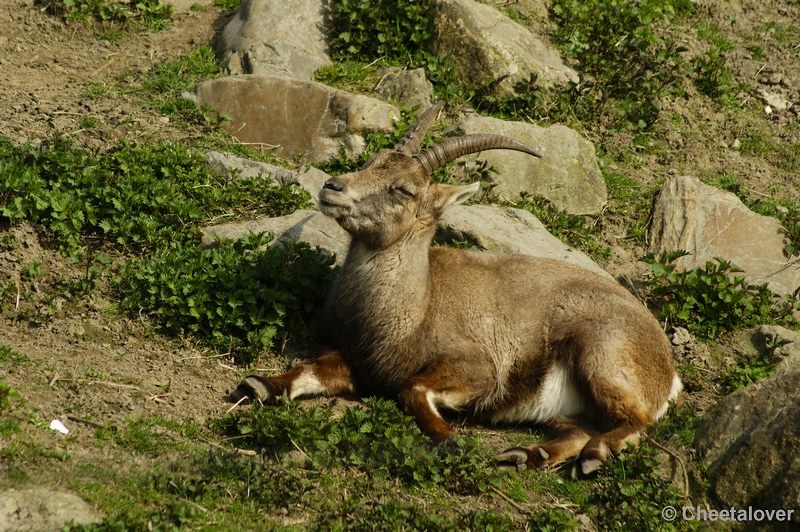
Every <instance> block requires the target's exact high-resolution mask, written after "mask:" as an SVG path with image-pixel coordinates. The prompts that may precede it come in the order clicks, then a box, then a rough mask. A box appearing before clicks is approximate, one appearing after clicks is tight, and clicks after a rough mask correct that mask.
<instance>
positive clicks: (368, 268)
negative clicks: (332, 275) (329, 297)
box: [339, 231, 431, 337]
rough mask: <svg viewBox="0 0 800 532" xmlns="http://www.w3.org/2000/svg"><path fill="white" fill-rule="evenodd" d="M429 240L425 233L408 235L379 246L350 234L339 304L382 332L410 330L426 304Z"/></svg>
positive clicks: (391, 334) (419, 320) (398, 333)
mask: <svg viewBox="0 0 800 532" xmlns="http://www.w3.org/2000/svg"><path fill="white" fill-rule="evenodd" d="M424 233H428V231H425V232H424ZM430 240H431V236H430V235H429V234H415V235H409V236H407V237H406V238H404V239H402V240H400V241H398V242H396V243H395V244H393V245H391V246H390V247H388V248H386V249H381V250H374V249H370V248H368V247H367V246H365V245H364V244H362V243H360V242H358V241H356V240H354V241H353V242H352V243H351V245H350V250H349V252H348V254H347V259H346V261H345V264H344V267H343V268H342V273H341V279H340V286H339V290H340V291H339V296H340V301H341V302H342V303H343V304H344V306H345V307H346V308H345V309H342V310H343V311H344V312H347V313H352V314H351V315H352V316H353V317H354V318H355V317H356V316H358V319H360V320H364V322H365V324H366V326H367V328H378V329H380V330H381V331H382V333H383V334H382V335H381V336H384V337H385V336H386V333H389V335H388V336H391V337H395V336H396V335H397V336H399V337H403V336H407V335H408V334H410V333H411V332H413V330H414V329H415V328H416V327H417V326H418V325H419V323H421V322H422V320H423V318H424V314H425V308H426V307H427V304H428V298H429V259H428V250H429V248H430Z"/></svg>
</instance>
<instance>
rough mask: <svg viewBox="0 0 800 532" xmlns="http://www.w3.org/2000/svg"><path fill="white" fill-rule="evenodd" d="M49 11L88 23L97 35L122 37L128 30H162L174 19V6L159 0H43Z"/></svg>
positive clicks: (112, 37)
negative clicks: (119, 0)
mask: <svg viewBox="0 0 800 532" xmlns="http://www.w3.org/2000/svg"><path fill="white" fill-rule="evenodd" d="M43 4H44V5H45V6H46V7H47V9H48V10H49V11H50V12H53V13H59V14H63V16H65V17H66V18H68V19H70V20H80V21H84V22H86V23H87V24H89V25H90V26H91V27H92V29H93V30H94V32H95V34H96V35H97V36H98V37H101V38H104V39H107V40H109V41H117V40H119V39H121V38H122V37H123V35H124V33H125V32H126V31H131V30H134V31H142V30H149V31H154V32H158V31H162V30H164V29H165V28H166V27H167V25H168V24H169V22H170V20H171V19H172V6H171V5H168V4H165V3H161V2H159V0H131V1H122V2H116V1H113V0H44V2H43Z"/></svg>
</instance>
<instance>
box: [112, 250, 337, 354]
mask: <svg viewBox="0 0 800 532" xmlns="http://www.w3.org/2000/svg"><path fill="white" fill-rule="evenodd" d="M271 240H272V236H266V235H264V234H259V235H253V234H251V235H250V236H247V237H245V238H243V239H241V240H239V241H237V242H230V241H221V242H219V243H218V247H216V248H212V249H199V248H197V247H195V246H194V245H190V246H173V247H171V248H170V249H169V250H166V252H165V253H164V254H163V255H158V256H155V257H153V258H152V259H145V260H132V261H130V262H129V263H128V264H127V265H126V266H125V268H124V270H123V271H122V274H121V275H120V277H119V278H118V279H116V280H115V282H114V285H115V288H116V290H117V293H118V294H119V295H120V297H121V300H122V301H121V302H122V306H123V308H126V309H129V310H130V311H132V312H134V313H138V312H140V311H142V312H145V313H147V314H148V315H150V317H151V318H152V319H153V320H154V321H155V322H156V323H157V324H158V325H159V326H160V327H161V329H162V330H163V331H165V332H168V333H170V334H181V335H182V334H191V335H194V336H195V337H197V338H198V339H200V340H203V341H207V342H211V343H212V345H215V346H218V347H219V348H221V349H224V350H226V351H233V352H234V355H235V357H236V359H237V361H238V362H239V363H247V362H251V361H252V360H254V358H255V356H256V354H257V353H258V352H259V351H260V350H262V349H268V348H270V347H271V346H272V345H273V341H274V340H275V338H276V337H278V336H279V335H280V336H287V335H289V336H292V337H294V338H301V339H302V338H308V337H309V336H310V334H311V331H312V330H313V324H314V318H315V315H316V311H317V309H318V308H319V307H320V306H321V304H322V299H323V297H324V295H325V292H326V288H327V286H328V285H329V284H330V283H331V282H332V279H333V276H334V274H335V272H334V270H333V269H332V268H331V266H332V265H333V261H334V257H326V256H323V255H321V254H320V252H319V251H318V250H317V251H315V250H312V249H311V248H310V247H309V246H308V244H305V243H298V244H291V243H287V242H283V243H281V244H280V245H276V246H267V244H268V243H269V242H270V241H271ZM262 248H263V249H262Z"/></svg>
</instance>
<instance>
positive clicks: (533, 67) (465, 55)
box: [429, 0, 579, 95]
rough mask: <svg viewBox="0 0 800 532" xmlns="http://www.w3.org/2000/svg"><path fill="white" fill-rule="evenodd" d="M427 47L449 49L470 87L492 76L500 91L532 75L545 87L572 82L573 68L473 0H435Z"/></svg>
mask: <svg viewBox="0 0 800 532" xmlns="http://www.w3.org/2000/svg"><path fill="white" fill-rule="evenodd" d="M433 5H434V16H433V21H432V24H431V28H432V30H433V31H432V33H433V37H432V38H431V39H430V44H429V46H430V51H431V52H432V53H434V54H436V55H438V56H442V55H447V54H451V55H452V58H453V63H454V64H455V66H456V67H458V69H459V71H460V72H461V74H462V75H463V76H464V77H465V78H466V79H467V80H468V81H470V82H471V83H473V84H475V85H476V86H483V85H485V84H486V83H487V82H490V81H492V80H499V79H500V78H501V77H504V76H507V77H505V79H504V80H503V81H502V82H501V83H500V84H499V87H498V88H499V89H500V92H501V93H502V94H506V95H509V94H513V93H514V90H513V87H514V85H516V84H517V83H519V82H524V81H527V80H528V79H530V78H531V77H532V76H535V77H538V80H539V83H541V84H542V85H543V86H546V87H552V86H563V85H565V84H566V83H568V82H570V81H572V82H577V81H578V79H579V78H578V73H577V72H575V71H574V70H573V69H571V68H569V67H568V66H566V65H565V64H564V62H563V60H562V59H561V57H560V56H559V55H558V54H557V53H556V52H555V51H554V50H553V49H552V48H550V47H549V46H547V45H546V44H545V43H544V42H543V41H541V40H539V39H537V38H536V37H534V36H533V34H531V32H530V31H528V30H527V29H526V28H525V27H524V26H521V25H519V24H517V23H516V22H514V21H512V20H511V19H509V18H508V17H506V16H505V15H503V14H502V13H500V12H499V11H497V10H496V9H495V8H493V7H491V6H488V5H486V4H481V3H479V2H476V1H474V0H435V2H434V3H433Z"/></svg>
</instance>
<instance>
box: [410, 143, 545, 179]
mask: <svg viewBox="0 0 800 532" xmlns="http://www.w3.org/2000/svg"><path fill="white" fill-rule="evenodd" d="M485 150H515V151H521V152H524V153H527V154H529V155H533V156H534V157H539V158H541V157H542V156H541V154H539V153H538V152H536V151H534V150H532V149H531V148H529V147H528V146H526V145H525V144H523V143H521V142H520V141H518V140H514V139H512V138H511V137H506V136H505V135H490V134H479V135H467V136H465V137H448V138H446V139H443V140H442V141H441V142H440V143H439V144H435V145H433V146H431V147H430V148H427V149H425V150H423V151H421V152H420V153H418V154H417V155H414V157H415V158H416V159H417V160H418V161H419V163H420V164H421V165H422V167H423V168H424V169H425V171H426V172H427V173H428V174H431V173H433V171H434V170H436V169H437V168H439V167H441V166H443V165H445V164H447V163H449V162H450V161H454V160H456V159H458V158H459V157H461V156H462V155H467V154H470V153H476V152H479V151H485Z"/></svg>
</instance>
